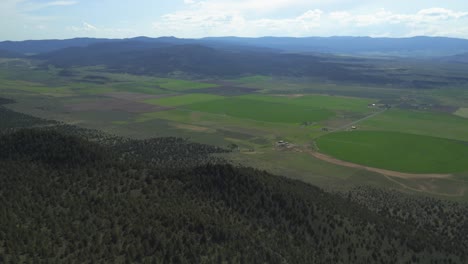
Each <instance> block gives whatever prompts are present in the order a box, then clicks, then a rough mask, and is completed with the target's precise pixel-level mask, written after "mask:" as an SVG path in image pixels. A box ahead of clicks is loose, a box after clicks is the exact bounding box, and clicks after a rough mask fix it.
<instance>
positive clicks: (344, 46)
mask: <svg viewBox="0 0 468 264" xmlns="http://www.w3.org/2000/svg"><path fill="white" fill-rule="evenodd" d="M124 41H125V42H128V41H138V42H146V43H168V44H198V45H204V46H209V47H215V48H229V47H244V48H247V49H257V50H258V49H259V48H268V49H270V50H276V51H281V52H301V53H310V52H312V53H339V54H371V55H395V56H431V57H432V56H449V55H455V54H459V53H465V52H468V40H466V39H458V38H446V37H425V36H421V37H411V38H371V37H347V36H336V37H304V38H294V37H261V38H242V37H208V38H201V39H179V38H175V37H159V38H149V37H136V38H130V39H104V38H74V39H66V40H27V41H4V42H0V50H7V51H13V52H18V53H25V54H27V53H34V54H37V53H44V52H51V51H54V50H59V49H63V48H68V47H85V46H88V45H91V44H95V43H100V42H124Z"/></svg>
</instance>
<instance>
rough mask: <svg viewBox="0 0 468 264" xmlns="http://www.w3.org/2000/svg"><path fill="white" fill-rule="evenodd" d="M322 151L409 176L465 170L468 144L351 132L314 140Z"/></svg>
mask: <svg viewBox="0 0 468 264" xmlns="http://www.w3.org/2000/svg"><path fill="white" fill-rule="evenodd" d="M317 145H318V147H319V149H320V151H321V152H324V153H326V154H328V155H331V156H334V157H336V158H338V159H341V160H344V161H349V162H354V163H357V164H362V165H367V166H371V167H376V168H383V169H388V170H394V171H401V172H410V173H455V172H465V171H468V142H460V141H454V140H448V139H443V138H436V137H429V136H421V135H413V134H406V133H397V132H378V131H353V132H338V133H331V134H328V135H326V136H323V137H320V138H319V139H317Z"/></svg>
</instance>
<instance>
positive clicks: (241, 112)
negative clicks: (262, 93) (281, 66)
mask: <svg viewBox="0 0 468 264" xmlns="http://www.w3.org/2000/svg"><path fill="white" fill-rule="evenodd" d="M187 108H188V109H190V110H193V111H199V112H207V113H214V114H220V115H227V116H233V117H239V118H245V119H251V120H257V121H264V122H275V123H286V124H291V123H292V124H301V123H306V122H318V121H323V120H326V119H328V118H331V117H332V116H333V112H331V111H328V110H325V109H320V108H317V107H314V106H298V105H295V104H288V103H287V102H284V103H279V102H275V103H273V102H265V101H260V100H250V99H241V98H228V99H224V100H216V101H210V102H206V103H195V104H191V105H188V106H187Z"/></svg>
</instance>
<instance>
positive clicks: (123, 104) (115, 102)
mask: <svg viewBox="0 0 468 264" xmlns="http://www.w3.org/2000/svg"><path fill="white" fill-rule="evenodd" d="M66 107H67V108H68V109H69V110H71V111H123V112H129V113H148V112H159V111H166V110H171V109H174V108H173V107H163V106H157V105H151V104H145V103H140V102H135V101H130V100H123V99H117V98H105V99H102V98H99V99H96V100H93V101H86V102H81V103H73V104H69V105H67V106H66Z"/></svg>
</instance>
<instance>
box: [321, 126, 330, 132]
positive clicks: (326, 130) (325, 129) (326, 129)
mask: <svg viewBox="0 0 468 264" xmlns="http://www.w3.org/2000/svg"><path fill="white" fill-rule="evenodd" d="M322 131H324V132H328V131H330V129H328V127H322Z"/></svg>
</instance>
